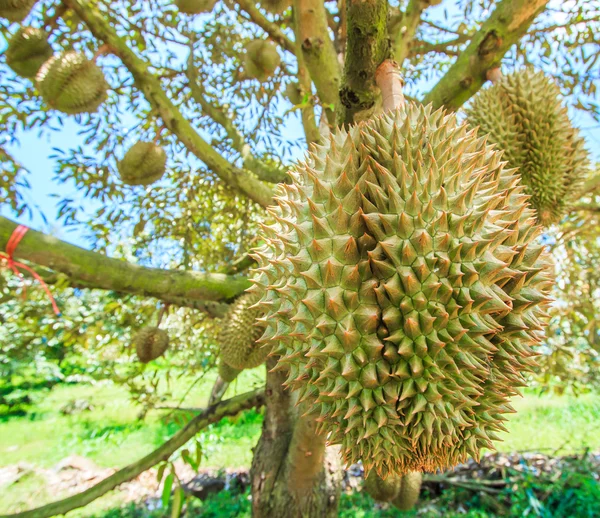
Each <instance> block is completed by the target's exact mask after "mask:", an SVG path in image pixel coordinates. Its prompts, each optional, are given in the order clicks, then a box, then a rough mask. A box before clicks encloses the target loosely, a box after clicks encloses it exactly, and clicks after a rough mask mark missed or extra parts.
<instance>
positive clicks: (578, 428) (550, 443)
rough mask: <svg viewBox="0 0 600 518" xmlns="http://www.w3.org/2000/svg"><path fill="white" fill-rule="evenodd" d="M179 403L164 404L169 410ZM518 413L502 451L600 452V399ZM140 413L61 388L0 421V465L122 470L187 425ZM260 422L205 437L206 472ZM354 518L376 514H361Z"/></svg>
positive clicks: (240, 448)
mask: <svg viewBox="0 0 600 518" xmlns="http://www.w3.org/2000/svg"><path fill="white" fill-rule="evenodd" d="M261 378H262V373H261V372H260V370H258V371H246V372H244V373H242V376H240V378H239V380H238V381H237V382H236V383H235V384H233V385H232V386H231V387H230V389H229V391H228V393H227V394H226V396H225V397H229V396H232V395H234V394H236V393H241V392H244V391H246V390H249V389H250V388H252V387H253V386H255V385H257V384H260V383H261ZM213 381H214V377H213V376H210V375H208V376H207V377H206V379H203V380H202V381H200V382H199V383H197V384H196V385H195V386H194V388H193V389H192V390H191V392H190V393H189V395H188V396H187V398H186V400H185V405H186V406H188V407H202V406H204V405H205V404H206V401H207V399H208V395H209V393H210V388H211V387H212V384H213ZM188 387H189V380H188V382H187V383H186V382H185V380H181V381H180V382H178V385H177V386H176V387H175V393H176V396H177V397H181V396H182V395H183V394H184V392H185V390H186V389H187V388H188ZM76 399H78V400H81V399H85V400H87V401H88V402H89V403H90V404H91V405H92V406H93V407H94V409H93V410H92V411H84V412H81V413H75V414H72V415H63V414H62V413H61V412H60V409H61V408H62V407H63V406H64V405H66V404H68V403H69V402H71V401H73V400H76ZM174 402H175V400H174V401H171V402H165V405H170V404H173V403H174ZM514 406H515V408H516V409H517V410H518V412H517V413H516V414H514V415H512V416H511V417H510V421H509V423H508V425H507V426H508V428H509V430H510V433H509V434H507V435H506V436H505V437H504V442H502V443H498V449H499V450H501V451H524V450H527V451H532V450H536V451H542V452H544V453H553V454H566V453H571V452H574V451H581V450H582V449H583V448H590V449H592V450H600V426H598V425H599V424H600V395H597V394H588V395H584V396H580V397H579V398H574V397H570V396H562V397H558V396H542V397H539V396H537V395H535V394H533V393H529V394H527V396H526V397H525V398H523V399H518V400H516V401H515V402H514ZM138 414H139V408H138V407H136V406H135V405H134V404H132V403H131V402H130V400H129V399H128V394H127V392H126V391H125V390H123V389H122V388H119V387H115V386H113V385H109V384H97V385H94V386H92V385H62V386H61V385H59V386H56V387H55V388H54V389H52V390H51V391H49V392H45V393H41V397H39V401H38V403H37V404H36V405H35V407H34V408H33V411H32V412H30V413H29V414H28V415H27V416H24V417H11V418H6V419H4V420H2V421H0V466H3V465H8V464H15V463H18V462H23V461H26V462H29V463H32V464H34V465H36V466H41V467H51V466H53V465H55V464H56V463H57V462H58V461H60V460H61V459H63V458H65V457H67V456H69V455H82V456H84V457H87V458H89V459H91V460H93V461H94V462H96V463H97V464H98V465H100V466H104V467H119V466H123V465H125V464H127V463H129V462H132V461H134V460H137V459H138V458H140V457H142V456H144V455H145V454H147V453H148V452H149V451H151V450H153V449H154V448H156V447H157V446H158V445H160V444H161V443H163V442H164V441H165V440H166V439H168V438H169V437H170V436H171V435H172V434H173V433H174V432H175V431H176V430H177V429H178V428H179V427H180V426H181V425H182V422H181V421H176V420H172V419H170V420H165V419H164V416H165V415H166V414H167V411H164V410H163V411H153V412H151V413H150V414H149V415H148V416H147V417H146V420H145V421H143V422H140V421H138V420H137V417H138ZM261 420H262V416H261V414H260V413H259V412H256V411H249V412H246V413H244V414H243V415H242V416H240V417H238V418H237V419H225V420H223V421H222V422H221V423H218V424H216V425H213V426H212V427H210V428H209V429H207V430H205V431H204V432H203V433H202V434H201V435H200V437H199V438H200V441H201V443H202V445H203V450H204V453H205V459H204V460H203V466H204V467H248V466H249V465H250V462H251V448H252V446H253V445H254V444H255V443H256V440H257V439H258V436H259V434H260V427H261ZM59 496H60V495H57V494H49V493H48V491H47V489H46V488H44V487H43V484H41V483H40V480H37V478H36V476H28V477H24V478H23V479H22V480H21V481H20V482H19V483H18V484H15V485H13V486H11V487H10V489H8V490H4V491H2V490H0V514H1V513H2V512H6V511H9V510H15V509H16V508H17V507H18V506H19V504H20V505H24V504H26V503H35V504H37V505H40V504H42V503H44V502H48V501H50V500H55V499H57V498H58V497H59ZM118 502H119V496H118V494H116V493H111V494H109V495H106V496H105V497H104V498H102V499H100V500H99V501H97V502H96V503H95V504H93V505H92V506H90V507H89V508H86V510H85V511H79V512H77V513H75V514H72V515H69V516H73V517H77V516H81V517H83V516H86V517H87V516H92V515H93V516H96V517H99V516H105V515H104V514H102V513H104V512H105V511H104V510H106V509H109V508H113V507H116V506H117V505H118ZM242 504H243V501H241V503H240V505H242ZM215 505H217V504H215ZM132 509H133V508H132ZM240 509H241V510H240V513H242V514H238V515H239V516H244V514H243V512H245V511H243V509H242V508H240ZM115 512H117V511H115ZM135 512H136V511H135V509H134V510H133V511H132V513H134V514H130V515H127V516H132V517H133V516H138V515H137V514H135ZM211 512H212V511H211ZM357 512H359V511H358V510H357ZM97 513H100V514H97ZM204 515H205V514H204V513H203V514H201V516H204ZM238 515H234V514H232V515H231V516H238ZM113 516H114V517H115V518H116V517H117V516H121V515H119V514H108V515H106V517H107V518H111V517H113ZM139 516H142V515H139ZM206 516H212V515H211V514H207V515H206ZM221 516H228V515H227V514H223V515H221ZM356 516H372V515H371V514H364V513H363V514H356ZM381 516H388V515H384V514H381Z"/></svg>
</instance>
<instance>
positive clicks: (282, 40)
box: [236, 0, 295, 54]
mask: <svg viewBox="0 0 600 518" xmlns="http://www.w3.org/2000/svg"><path fill="white" fill-rule="evenodd" d="M236 2H237V4H238V5H239V6H240V7H241V8H242V10H243V11H245V12H246V14H248V16H249V17H250V19H251V20H252V21H253V22H254V23H255V24H256V25H258V26H259V27H260V28H261V29H262V30H263V31H265V32H266V33H267V34H268V35H269V37H270V38H271V39H272V40H273V41H274V42H275V43H279V45H281V47H282V48H284V49H285V50H287V51H288V52H291V53H292V54H295V51H294V49H295V44H294V42H293V41H292V40H290V39H289V38H288V37H287V36H286V35H285V33H284V32H283V31H282V30H281V28H280V27H279V25H277V24H276V23H273V22H272V21H270V20H269V19H267V18H266V17H265V16H264V15H263V14H262V13H261V12H260V11H259V9H258V7H257V3H256V2H250V1H248V0H236Z"/></svg>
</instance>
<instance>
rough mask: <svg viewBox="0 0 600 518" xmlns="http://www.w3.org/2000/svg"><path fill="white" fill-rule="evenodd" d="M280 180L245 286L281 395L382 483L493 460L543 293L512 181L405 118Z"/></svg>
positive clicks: (534, 231)
mask: <svg viewBox="0 0 600 518" xmlns="http://www.w3.org/2000/svg"><path fill="white" fill-rule="evenodd" d="M290 174H291V180H292V183H291V184H289V185H286V184H280V186H279V187H278V191H279V192H278V194H277V196H276V200H277V206H276V207H275V208H273V209H272V210H271V213H272V216H273V217H274V219H275V221H276V223H275V224H274V225H273V226H271V227H265V228H264V237H265V241H266V244H265V245H264V247H262V248H261V249H259V250H257V251H256V254H255V257H256V259H257V261H258V262H259V269H258V270H257V272H256V278H255V286H254V288H253V291H254V292H255V293H257V294H258V295H260V296H261V297H262V298H261V301H260V306H261V307H262V308H263V310H264V312H265V316H264V317H263V319H262V321H263V322H264V324H265V326H266V331H265V333H264V335H263V337H262V338H261V339H260V341H261V342H262V343H264V344H265V345H268V346H272V347H273V354H275V355H278V356H279V357H280V359H279V361H278V368H280V369H284V370H286V371H287V374H288V376H287V382H286V383H287V386H289V387H291V388H292V389H293V390H294V391H295V392H296V393H297V397H298V398H299V401H305V402H306V404H307V406H308V407H310V408H311V409H312V410H313V411H314V413H315V416H316V419H317V420H318V421H319V422H320V427H321V429H322V431H323V433H326V434H328V440H329V442H330V443H332V444H341V447H342V455H343V458H344V460H345V461H346V462H347V463H348V464H351V463H354V462H357V461H359V460H361V461H362V462H363V465H364V466H365V469H366V471H367V472H368V471H369V470H371V469H375V470H376V471H377V473H378V474H379V476H380V477H382V478H386V477H387V476H388V475H390V474H397V475H404V474H406V473H407V472H410V471H434V470H436V469H443V468H445V467H448V466H452V465H455V464H457V463H459V462H462V461H464V460H465V459H466V458H467V457H468V456H469V455H472V456H474V457H478V455H479V452H480V450H481V449H482V448H492V447H493V443H492V440H494V439H496V438H497V436H496V433H497V432H498V431H501V430H504V426H503V424H502V423H503V421H504V420H505V418H504V417H503V416H504V414H506V413H508V412H511V411H512V409H511V406H510V400H511V398H512V397H513V396H514V395H516V394H517V393H518V390H519V387H522V386H524V385H525V378H524V374H525V373H526V372H527V371H528V370H529V369H530V368H531V367H532V365H534V361H533V359H532V356H533V354H534V353H533V351H532V347H533V346H536V345H537V344H538V343H539V342H540V335H541V333H542V330H543V328H544V326H545V321H546V315H545V312H544V306H545V305H546V304H547V303H548V294H549V290H550V287H551V284H552V282H551V267H550V264H549V258H548V254H547V253H546V252H545V250H544V248H543V247H542V246H540V245H539V244H538V242H537V237H538V235H539V233H540V228H539V227H537V226H536V222H535V216H534V212H533V211H532V210H531V209H530V208H529V206H528V203H527V199H528V197H527V196H526V195H525V193H524V192H523V187H522V186H521V185H520V183H519V179H518V177H517V176H515V174H514V171H512V170H507V169H505V168H504V166H503V162H502V158H501V154H500V153H499V152H497V151H495V150H494V149H493V148H492V147H491V146H489V145H487V143H486V140H485V139H484V138H478V137H477V135H476V133H475V132H474V131H470V130H469V129H468V127H467V126H466V125H461V124H459V123H458V122H457V120H456V118H455V116H454V115H446V114H445V113H444V112H443V111H441V110H438V111H435V112H434V111H432V109H431V107H430V106H428V107H423V106H418V105H416V104H413V103H407V104H406V105H405V106H404V107H403V108H397V109H394V110H391V111H389V112H388V113H386V114H384V115H382V116H378V117H375V118H372V119H370V120H367V121H364V122H361V123H359V124H357V125H355V126H351V127H350V128H349V129H348V130H345V129H340V130H337V131H336V132H335V133H333V134H332V135H331V136H330V138H329V139H327V140H326V141H325V143H324V144H323V145H318V146H316V147H314V148H313V151H312V153H311V154H309V156H308V158H307V160H306V161H305V162H304V163H301V164H300V165H298V166H296V167H295V168H294V169H293V170H292V172H291V173H290Z"/></svg>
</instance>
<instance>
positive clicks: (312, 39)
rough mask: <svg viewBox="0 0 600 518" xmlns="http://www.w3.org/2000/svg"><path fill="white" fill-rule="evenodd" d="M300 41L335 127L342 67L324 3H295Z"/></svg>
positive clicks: (309, 0)
mask: <svg viewBox="0 0 600 518" xmlns="http://www.w3.org/2000/svg"><path fill="white" fill-rule="evenodd" d="M293 6H294V15H295V16H296V41H297V42H298V43H299V45H300V48H301V49H302V55H303V56H304V62H305V64H306V67H307V68H308V71H309V72H310V77H311V79H312V81H313V83H314V84H315V87H316V89H317V94H318V95H319V99H320V100H321V104H322V105H323V108H324V110H325V113H326V114H327V120H328V121H329V124H331V125H333V124H335V110H336V107H337V106H338V102H339V88H340V65H339V63H338V59H337V53H336V51H335V48H334V45H333V41H332V40H331V38H330V37H329V27H328V25H327V12H326V10H325V4H324V3H323V0H294V2H293Z"/></svg>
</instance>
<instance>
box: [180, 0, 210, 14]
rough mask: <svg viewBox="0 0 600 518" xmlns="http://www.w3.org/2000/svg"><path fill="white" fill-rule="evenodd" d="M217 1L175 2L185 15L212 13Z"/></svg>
mask: <svg viewBox="0 0 600 518" xmlns="http://www.w3.org/2000/svg"><path fill="white" fill-rule="evenodd" d="M216 3H217V0H175V5H176V6H177V9H179V11H180V12H182V13H184V14H202V13H210V12H211V11H212V10H213V9H214V7H215V4H216Z"/></svg>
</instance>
